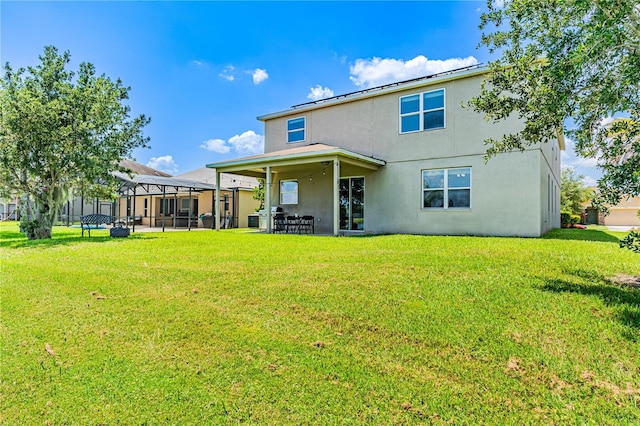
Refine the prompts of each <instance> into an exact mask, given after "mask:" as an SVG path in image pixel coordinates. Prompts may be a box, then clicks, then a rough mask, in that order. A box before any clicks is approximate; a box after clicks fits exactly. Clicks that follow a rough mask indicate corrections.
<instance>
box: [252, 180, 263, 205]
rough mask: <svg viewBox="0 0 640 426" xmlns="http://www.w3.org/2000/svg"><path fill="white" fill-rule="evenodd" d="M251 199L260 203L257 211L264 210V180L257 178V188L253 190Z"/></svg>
mask: <svg viewBox="0 0 640 426" xmlns="http://www.w3.org/2000/svg"><path fill="white" fill-rule="evenodd" d="M253 199H254V200H256V201H260V206H258V210H262V209H264V179H262V178H258V186H256V187H255V188H253Z"/></svg>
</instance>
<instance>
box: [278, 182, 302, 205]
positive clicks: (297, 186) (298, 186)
mask: <svg viewBox="0 0 640 426" xmlns="http://www.w3.org/2000/svg"><path fill="white" fill-rule="evenodd" d="M288 182H295V184H296V189H295V191H283V190H282V184H284V183H288ZM299 188H300V185H299V184H298V179H286V180H281V181H280V204H283V205H295V204H298V189H299ZM283 194H295V202H292V203H286V202H284V200H283V199H282V195H283Z"/></svg>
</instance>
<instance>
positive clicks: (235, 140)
mask: <svg viewBox="0 0 640 426" xmlns="http://www.w3.org/2000/svg"><path fill="white" fill-rule="evenodd" d="M228 142H229V145H231V146H232V147H233V149H234V150H235V151H236V152H237V153H239V154H261V153H262V152H264V136H262V135H258V134H256V133H255V132H254V131H253V130H247V131H246V132H244V133H243V134H241V135H235V136H233V137H231V138H229V141H228Z"/></svg>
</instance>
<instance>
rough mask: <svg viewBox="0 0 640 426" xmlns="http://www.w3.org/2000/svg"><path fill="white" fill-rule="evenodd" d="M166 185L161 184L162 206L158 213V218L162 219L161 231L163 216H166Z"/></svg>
mask: <svg viewBox="0 0 640 426" xmlns="http://www.w3.org/2000/svg"><path fill="white" fill-rule="evenodd" d="M166 197H167V187H166V186H164V185H162V207H161V209H160V210H161V211H162V213H160V219H161V220H162V232H164V218H165V217H166V216H167V198H166Z"/></svg>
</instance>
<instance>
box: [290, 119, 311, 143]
mask: <svg viewBox="0 0 640 426" xmlns="http://www.w3.org/2000/svg"><path fill="white" fill-rule="evenodd" d="M306 122H307V118H306V117H298V118H292V119H291V120H287V142H288V143H291V142H302V141H304V139H305V128H306V124H307V123H306Z"/></svg>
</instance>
